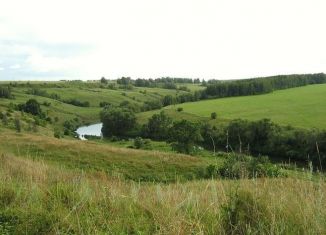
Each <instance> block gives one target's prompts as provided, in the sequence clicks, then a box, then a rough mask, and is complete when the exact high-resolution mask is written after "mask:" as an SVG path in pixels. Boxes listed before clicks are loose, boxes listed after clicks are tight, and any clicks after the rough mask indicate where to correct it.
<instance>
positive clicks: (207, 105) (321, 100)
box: [142, 84, 326, 129]
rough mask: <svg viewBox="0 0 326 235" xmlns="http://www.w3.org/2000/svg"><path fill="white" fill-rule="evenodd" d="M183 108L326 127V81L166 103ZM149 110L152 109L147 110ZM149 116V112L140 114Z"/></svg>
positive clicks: (206, 113)
mask: <svg viewBox="0 0 326 235" xmlns="http://www.w3.org/2000/svg"><path fill="white" fill-rule="evenodd" d="M178 107H182V108H183V113H186V114H188V115H189V114H191V115H195V116H197V117H201V118H205V117H206V118H209V117H210V114H211V113H212V112H216V113H217V117H218V119H222V120H225V119H237V118H242V119H249V120H259V119H262V118H269V119H271V120H272V121H273V122H276V123H279V124H284V125H293V126H296V127H304V128H313V127H316V128H321V129H325V128H326V122H325V119H326V84H322V85H310V86H305V87H299V88H292V89H286V90H280V91H275V92H273V93H270V94H264V95H256V96H244V97H232V98H221V99H213V100H204V101H198V102H190V103H184V104H179V105H175V106H169V107H166V109H169V110H176V109H177V108H178ZM150 113H151V112H150ZM142 115H144V116H150V115H149V113H147V114H146V113H144V114H142Z"/></svg>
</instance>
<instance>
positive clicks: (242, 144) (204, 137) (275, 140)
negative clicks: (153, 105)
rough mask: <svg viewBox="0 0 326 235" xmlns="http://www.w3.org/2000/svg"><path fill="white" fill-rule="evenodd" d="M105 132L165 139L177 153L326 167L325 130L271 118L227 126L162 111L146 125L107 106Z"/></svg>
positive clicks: (126, 112) (123, 110) (103, 114)
mask: <svg viewBox="0 0 326 235" xmlns="http://www.w3.org/2000/svg"><path fill="white" fill-rule="evenodd" d="M101 121H102V122H103V129H102V132H103V135H104V136H105V137H108V138H111V137H113V136H120V137H121V136H123V137H134V138H135V137H137V136H141V137H143V138H150V139H152V140H160V141H166V142H169V143H170V144H171V146H172V147H173V148H174V149H175V150H176V151H178V152H182V153H187V154H191V153H193V152H196V151H197V150H198V148H199V147H203V148H206V149H210V150H212V151H214V152H215V151H218V150H219V151H225V152H230V153H231V152H232V153H240V154H247V155H252V156H255V157H259V156H261V155H266V156H269V157H272V158H275V159H276V158H277V159H282V160H284V161H298V162H301V163H307V162H312V163H313V164H314V166H315V167H316V168H318V169H319V170H322V168H323V167H324V168H325V167H326V131H321V130H306V129H299V128H294V127H291V126H286V127H283V126H280V125H277V124H275V123H273V122H271V121H270V120H269V119H262V120H258V121H247V120H241V119H239V120H233V121H231V122H230V123H229V124H228V125H226V126H211V125H210V124H208V123H207V122H197V123H193V122H191V121H188V120H179V121H178V120H173V119H171V118H170V117H168V116H167V115H166V114H165V113H164V112H163V111H162V112H161V113H159V114H154V115H153V116H152V117H151V118H149V120H148V122H147V123H146V124H144V125H143V126H139V125H138V124H137V122H136V117H135V114H134V113H133V112H132V111H131V110H130V109H127V108H121V107H119V108H108V109H104V110H103V111H102V112H101Z"/></svg>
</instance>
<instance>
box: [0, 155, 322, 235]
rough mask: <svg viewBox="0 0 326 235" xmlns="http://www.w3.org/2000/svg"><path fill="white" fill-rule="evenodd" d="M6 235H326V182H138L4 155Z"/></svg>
mask: <svg viewBox="0 0 326 235" xmlns="http://www.w3.org/2000/svg"><path fill="white" fill-rule="evenodd" d="M0 163H1V164H0V233H1V234H25V233H26V232H27V233H28V234H59V233H60V234H249V233H250V234H325V232H326V223H325V221H326V210H325V208H326V204H325V203H326V201H325V200H323V199H324V196H325V193H326V191H325V189H326V187H325V186H326V185H325V183H324V182H323V181H321V180H320V179H319V180H317V181H302V180H298V179H291V178H288V179H261V180H240V181H225V180H205V181H196V182H188V183H183V184H180V183H176V184H169V185H161V184H155V185H154V184H138V183H133V182H126V181H124V180H121V179H119V178H115V177H110V176H108V175H107V174H105V173H104V172H81V171H80V170H78V169H71V170H68V169H65V168H60V167H56V166H53V165H48V164H46V163H44V162H42V161H41V162H39V161H35V160H31V159H23V158H17V157H14V156H8V155H4V154H2V155H1V157H0Z"/></svg>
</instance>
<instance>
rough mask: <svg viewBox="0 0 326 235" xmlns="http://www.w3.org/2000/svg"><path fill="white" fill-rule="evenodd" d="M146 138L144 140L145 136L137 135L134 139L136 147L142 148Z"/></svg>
mask: <svg viewBox="0 0 326 235" xmlns="http://www.w3.org/2000/svg"><path fill="white" fill-rule="evenodd" d="M144 144H145V143H144V140H143V138H141V137H136V138H135V139H134V146H135V148H136V149H141V148H143V147H144Z"/></svg>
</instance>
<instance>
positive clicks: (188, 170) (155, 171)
mask: <svg viewBox="0 0 326 235" xmlns="http://www.w3.org/2000/svg"><path fill="white" fill-rule="evenodd" d="M0 146H2V148H1V149H2V151H5V153H11V154H14V155H17V156H23V157H27V158H32V159H38V160H44V161H47V162H51V163H55V164H59V165H62V166H65V167H68V168H78V169H82V170H86V171H103V172H107V173H109V174H111V175H112V174H119V175H121V176H123V177H124V178H126V179H132V180H136V181H139V180H141V181H160V182H170V181H175V180H176V179H177V178H179V179H195V178H202V177H203V174H204V171H205V168H206V167H207V165H208V164H209V163H211V162H213V159H210V158H199V157H192V156H188V155H182V154H175V153H171V152H170V153H163V152H158V151H144V150H133V149H127V148H118V147H113V146H110V145H107V144H100V143H94V142H91V141H84V142H81V141H80V140H67V139H55V138H51V137H47V136H43V135H35V134H33V135H32V134H27V133H23V134H17V133H15V132H12V131H8V130H5V129H1V133H0Z"/></svg>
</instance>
